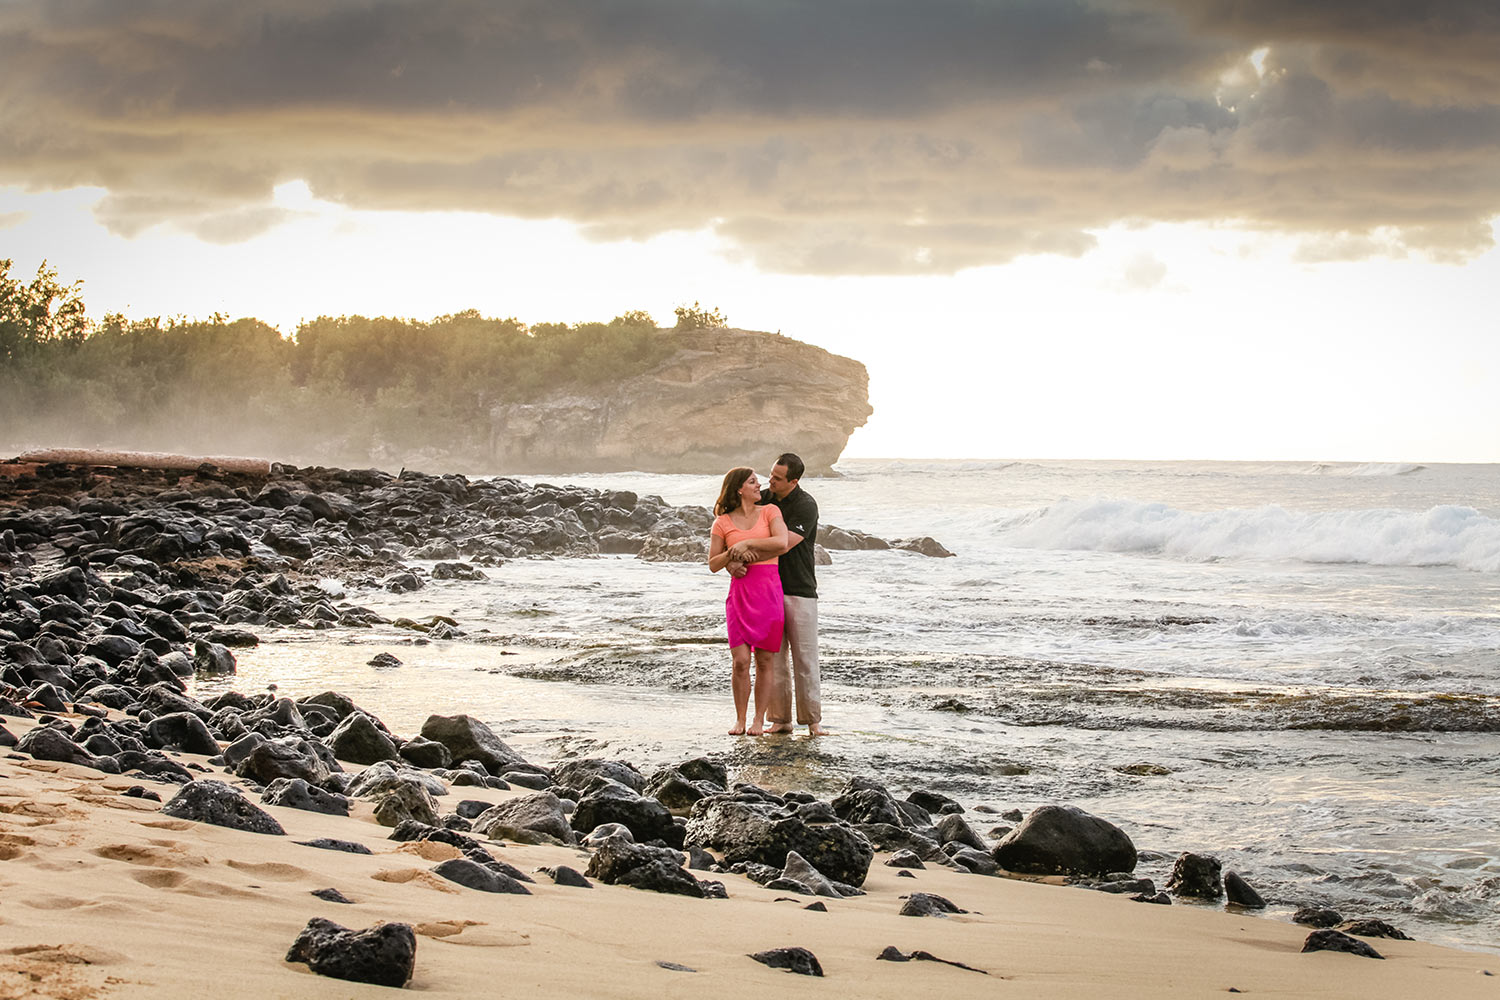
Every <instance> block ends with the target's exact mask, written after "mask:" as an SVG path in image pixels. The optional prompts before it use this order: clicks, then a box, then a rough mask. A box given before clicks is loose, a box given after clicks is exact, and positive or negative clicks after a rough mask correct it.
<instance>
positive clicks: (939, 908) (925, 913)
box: [901, 892, 969, 917]
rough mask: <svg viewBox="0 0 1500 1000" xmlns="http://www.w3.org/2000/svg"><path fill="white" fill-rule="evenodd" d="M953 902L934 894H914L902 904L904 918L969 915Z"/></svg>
mask: <svg viewBox="0 0 1500 1000" xmlns="http://www.w3.org/2000/svg"><path fill="white" fill-rule="evenodd" d="M968 912H969V911H968V910H964V909H960V908H959V907H958V906H957V905H955V904H954V903H953V901H952V900H950V899H948V898H946V897H944V896H939V895H937V894H936V893H932V892H914V893H912V894H911V895H910V896H907V897H906V902H904V903H902V904H901V916H903V917H946V916H947V915H948V914H950V913H968Z"/></svg>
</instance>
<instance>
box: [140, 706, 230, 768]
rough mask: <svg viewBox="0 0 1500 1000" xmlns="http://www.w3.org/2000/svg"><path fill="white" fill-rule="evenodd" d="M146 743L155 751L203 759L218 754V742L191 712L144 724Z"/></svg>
mask: <svg viewBox="0 0 1500 1000" xmlns="http://www.w3.org/2000/svg"><path fill="white" fill-rule="evenodd" d="M146 743H147V745H149V746H151V747H154V748H156V749H157V750H180V751H181V752H183V753H196V754H202V755H203V756H205V757H212V756H213V755H214V754H216V753H218V752H219V741H218V740H216V739H214V736H213V733H211V732H209V731H208V726H206V725H204V723H203V720H202V719H200V718H198V717H197V716H196V715H194V714H193V713H192V712H171V713H169V714H167V715H158V716H157V717H156V718H154V719H152V720H151V721H150V722H148V723H147V724H146Z"/></svg>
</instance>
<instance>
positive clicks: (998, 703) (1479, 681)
mask: <svg viewBox="0 0 1500 1000" xmlns="http://www.w3.org/2000/svg"><path fill="white" fill-rule="evenodd" d="M770 457H771V456H770V455H767V456H764V458H765V459H769V458H770ZM760 471H762V472H763V473H764V472H766V471H769V470H768V469H767V468H764V467H762V468H761V470H760ZM837 471H838V473H839V476H838V477H837V478H827V479H813V478H808V479H805V480H804V481H803V486H804V487H805V488H807V489H808V490H809V491H810V492H811V493H812V494H813V495H814V496H815V497H816V498H817V500H818V502H819V504H820V507H821V511H822V523H823V525H824V526H825V527H826V526H828V525H836V526H838V527H841V528H848V529H857V530H859V531H864V532H869V533H872V534H874V535H878V536H881V537H884V538H895V537H910V536H918V535H931V536H933V537H934V538H936V539H937V540H938V541H939V542H941V543H942V544H943V545H944V546H946V547H947V548H948V549H950V550H951V551H952V552H954V553H955V557H954V558H930V557H926V556H922V555H918V554H916V553H913V552H908V551H895V550H884V551H835V552H833V553H832V558H833V562H832V564H831V565H827V566H823V567H820V568H819V570H818V579H819V591H820V615H821V634H822V669H823V699H824V723H825V725H826V726H828V727H829V729H830V730H831V735H829V736H827V737H825V738H822V739H818V740H813V739H810V738H808V737H805V736H800V735H799V736H797V737H793V738H786V737H777V738H763V739H759V740H756V739H747V738H743V737H729V736H726V735H725V730H726V728H727V727H728V725H729V723H730V722H731V721H732V711H731V703H730V696H729V680H728V678H729V657H728V654H727V651H726V650H725V648H724V639H723V598H724V592H725V589H726V579H725V578H724V576H723V575H722V574H721V575H719V576H714V575H712V574H710V573H708V571H707V569H706V568H705V567H704V566H703V565H702V564H701V563H649V562H643V561H640V560H638V559H635V558H633V557H630V556H602V557H595V558H586V559H548V560H525V559H520V560H511V561H508V562H506V563H504V564H503V565H500V566H494V567H489V568H487V569H486V570H485V576H486V577H487V578H486V579H484V580H474V581H463V580H431V581H430V582H428V584H427V586H426V587H425V588H424V589H422V590H420V591H417V592H416V593H412V594H401V595H396V594H389V593H385V592H383V591H378V590H376V591H369V590H356V589H353V588H349V587H348V585H347V584H346V583H345V582H344V581H339V580H335V579H329V580H326V581H325V582H324V586H325V588H326V589H328V590H329V591H330V592H333V593H339V592H341V591H343V590H345V589H346V588H347V590H348V592H347V596H348V597H349V599H351V600H354V601H358V602H359V603H361V604H364V605H366V606H368V607H371V608H373V609H375V610H377V611H379V612H380V613H381V614H383V615H385V616H386V617H396V616H407V617H411V618H421V617H424V616H430V615H433V614H442V615H448V616H451V617H452V618H453V619H454V620H455V621H457V622H458V627H459V628H460V629H461V630H462V632H463V633H464V636H463V637H462V638H457V639H449V640H438V641H425V640H417V641H414V640H413V639H412V638H411V633H410V632H405V631H401V630H399V629H394V628H388V627H383V628H377V629H375V630H373V631H369V630H358V631H356V630H344V629H338V628H334V629H329V630H325V631H320V632H312V633H309V632H306V631H292V630H281V631H276V630H268V631H265V632H263V633H262V639H263V642H262V644H261V645H260V646H259V647H258V648H256V649H253V650H245V651H242V652H241V653H240V665H239V675H238V678H237V679H236V680H235V681H234V682H233V684H234V686H235V687H237V688H239V689H241V690H244V691H248V692H253V691H255V690H258V689H261V688H263V687H264V686H266V685H268V684H276V685H277V686H278V687H279V689H280V690H282V691H284V692H286V693H291V694H297V695H301V694H310V693H312V692H314V691H318V690H325V689H329V688H332V689H335V690H339V691H343V692H346V693H347V694H349V695H350V696H351V697H353V698H355V699H356V701H358V702H359V703H360V704H361V705H364V706H366V707H367V708H369V709H370V710H371V711H374V712H376V713H377V714H379V715H380V716H381V717H382V718H383V719H385V720H386V722H387V723H389V724H390V725H391V726H392V727H393V728H397V729H400V730H402V731H408V732H410V731H415V730H416V729H417V728H418V727H419V726H420V725H421V722H422V720H423V718H425V715H426V714H427V713H428V712H440V713H455V712H467V713H470V714H473V715H476V716H479V717H481V718H483V719H484V720H485V721H487V722H488V723H490V724H491V725H492V726H493V727H495V728H496V730H497V731H499V732H501V733H502V734H503V735H504V736H505V737H506V738H507V740H509V741H511V742H512V743H513V744H514V745H515V746H516V747H517V748H518V749H520V750H522V751H523V752H524V753H526V754H527V755H528V756H530V757H532V758H533V759H537V760H562V759H565V758H569V757H581V756H604V757H619V758H623V759H626V760H629V761H631V762H632V763H634V764H636V765H637V766H639V767H644V768H649V767H651V766H655V765H659V764H665V763H671V762H675V761H677V760H681V759H684V758H686V757H691V756H697V755H699V754H710V755H714V756H717V757H720V758H722V759H723V760H724V761H725V762H726V763H727V764H729V765H730V767H731V772H732V773H733V774H734V776H735V777H736V778H737V779H738V780H747V781H754V782H757V783H760V784H763V785H766V786H769V787H774V788H780V789H794V788H806V789H809V790H813V791H818V792H828V791H831V790H834V789H836V788H837V787H838V786H839V785H840V784H842V782H843V781H844V779H845V778H847V777H849V776H851V775H857V774H866V775H871V776H873V777H876V778H877V779H879V780H880V781H882V782H884V783H885V784H887V785H888V786H889V787H890V788H891V790H892V791H893V792H896V793H898V794H901V795H904V794H905V793H907V792H909V791H911V790H913V789H918V788H925V789H931V790H934V791H938V792H942V793H945V794H948V795H951V796H952V797H954V798H957V799H958V800H959V801H961V802H963V803H964V804H965V805H966V806H967V807H968V810H969V813H968V818H969V819H970V821H971V824H972V825H973V826H974V827H975V828H976V829H977V830H979V831H980V832H981V833H985V832H987V831H991V830H993V829H994V828H996V827H1001V826H1008V825H1010V823H1011V821H1008V820H1006V819H1004V818H1003V817H1004V814H1005V813H1006V812H1008V811H1010V810H1015V809H1019V810H1021V811H1022V812H1025V811H1028V810H1030V809H1032V808H1033V807H1035V806H1038V805H1042V804H1046V803H1054V802H1058V803H1070V804H1074V805H1078V806H1081V807H1083V808H1084V809H1087V810H1088V811H1090V812H1092V813H1095V814H1096V815H1099V816H1102V817H1105V818H1107V819H1109V820H1110V821H1111V822H1114V823H1116V824H1118V825H1120V826H1121V827H1123V828H1124V829H1125V830H1126V831H1127V832H1128V833H1129V834H1130V835H1131V837H1132V838H1133V839H1134V841H1135V843H1136V845H1137V846H1138V847H1139V848H1141V849H1142V851H1143V861H1142V864H1141V868H1140V871H1141V874H1145V875H1149V876H1151V877H1153V878H1155V879H1157V880H1158V881H1159V882H1161V881H1165V877H1166V874H1167V872H1168V871H1169V870H1170V867H1171V861H1172V859H1173V858H1175V857H1176V855H1177V854H1178V853H1180V852H1182V851H1195V852H1199V853H1206V854H1212V855H1214V856H1216V857H1218V858H1219V859H1221V860H1222V861H1223V863H1224V867H1225V868H1226V869H1231V870H1234V871H1237V872H1239V873H1240V874H1242V875H1243V876H1244V877H1245V878H1246V879H1247V880H1249V881H1250V882H1251V884H1253V885H1254V886H1256V888H1258V889H1259V890H1260V892H1261V894H1262V895H1264V896H1265V897H1266V898H1267V899H1268V900H1270V901H1271V903H1272V905H1271V907H1270V908H1269V909H1268V910H1267V911H1266V913H1267V916H1268V917H1269V918H1271V919H1275V918H1282V919H1285V918H1286V917H1287V916H1288V915H1289V914H1290V913H1291V911H1292V909H1294V908H1295V907H1296V906H1299V905H1325V906H1331V907H1334V908H1336V909H1339V910H1341V911H1344V912H1345V913H1346V914H1347V915H1369V916H1381V917H1385V918H1386V919H1389V920H1391V921H1393V922H1396V923H1398V924H1399V925H1400V926H1402V927H1403V928H1404V929H1406V930H1407V931H1408V932H1409V933H1411V934H1413V935H1414V936H1416V937H1420V938H1423V939H1425V940H1430V941H1435V942H1440V943H1447V944H1452V945H1457V946H1461V947H1467V948H1481V949H1487V950H1491V951H1497V950H1500V944H1497V941H1500V934H1497V931H1500V919H1497V902H1500V834H1497V832H1496V825H1495V821H1494V817H1495V816H1496V815H1497V814H1500V466H1455V465H1433V466H1414V465H1363V466H1361V465H1353V464H1348V465H1307V464H1244V463H1233V464H1231V463H1160V464H1144V463H1078V462H1037V463H1005V462H994V463H962V462H916V461H911V462H885V461H874V460H859V461H844V462H841V463H839V465H838V466H837ZM546 478H547V481H549V482H554V483H572V484H578V485H583V486H588V487H594V488H601V489H605V488H607V489H627V490H632V491H635V492H637V493H639V494H641V495H648V494H656V495H659V496H661V497H662V498H664V499H665V500H667V501H668V502H670V503H673V504H698V505H708V504H711V503H712V501H713V497H714V495H715V492H716V488H717V485H718V477H716V476H677V475H643V474H621V475H590V476H573V477H557V476H549V477H546ZM418 565H420V564H418ZM381 651H386V652H391V653H393V654H394V655H395V656H396V657H397V658H399V660H400V661H401V665H400V666H398V667H387V668H379V667H373V666H370V665H369V664H368V661H369V660H370V659H371V658H372V657H373V656H374V654H376V653H378V652H381ZM223 684H224V682H218V683H217V685H216V684H214V683H212V682H207V681H200V682H199V693H200V694H203V693H209V692H211V691H213V690H216V689H218V687H221V686H223ZM994 836H995V835H994V834H991V840H993V838H994Z"/></svg>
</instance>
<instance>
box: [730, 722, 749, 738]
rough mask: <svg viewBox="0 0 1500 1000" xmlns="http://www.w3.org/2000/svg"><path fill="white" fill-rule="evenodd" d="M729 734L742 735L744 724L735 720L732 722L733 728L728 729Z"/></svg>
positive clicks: (743, 733)
mask: <svg viewBox="0 0 1500 1000" xmlns="http://www.w3.org/2000/svg"><path fill="white" fill-rule="evenodd" d="M729 735H730V736H744V735H745V724H744V723H743V722H736V723H735V724H734V728H733V729H731V730H730V731H729Z"/></svg>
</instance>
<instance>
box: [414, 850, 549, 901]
mask: <svg viewBox="0 0 1500 1000" xmlns="http://www.w3.org/2000/svg"><path fill="white" fill-rule="evenodd" d="M432 873H433V874H434V875H438V876H441V877H442V878H445V879H447V880H448V881H450V882H457V883H458V884H459V885H461V886H465V887H467V888H470V889H478V890H479V891H480V892H507V893H511V894H514V895H517V896H529V895H531V890H530V889H527V888H526V887H525V886H524V885H522V884H521V883H520V882H518V881H517V880H516V879H514V878H512V877H511V876H509V875H507V874H505V873H504V872H498V871H495V870H493V869H491V868H489V867H487V866H485V865H482V864H480V863H479V862H477V861H472V860H470V859H469V858H450V859H449V860H447V861H444V862H443V863H442V864H440V865H438V866H437V867H435V868H433V869H432Z"/></svg>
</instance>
